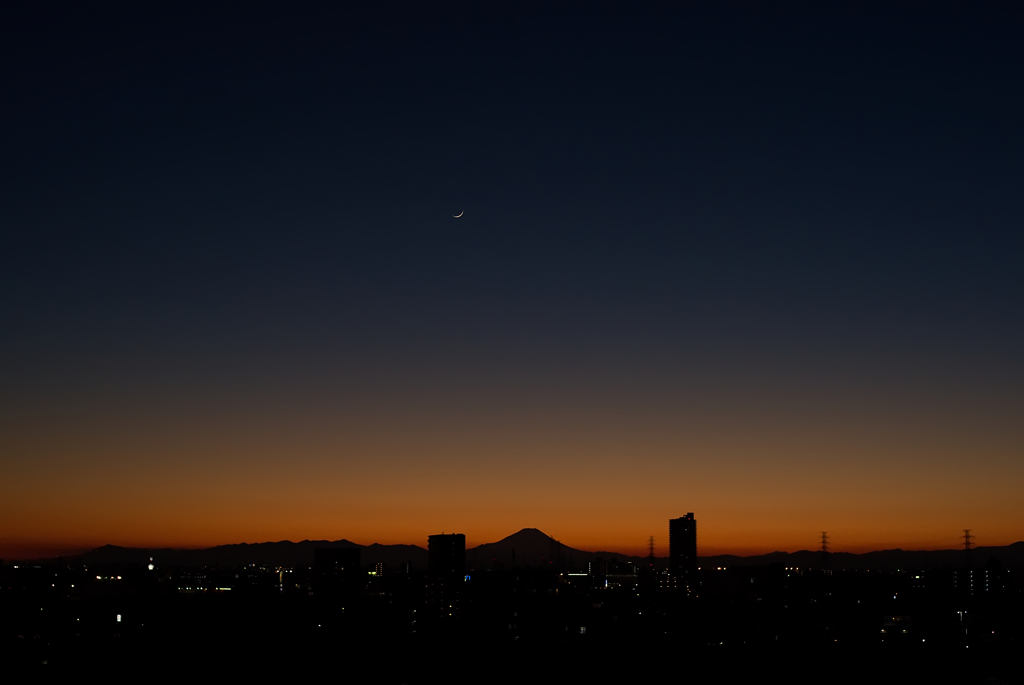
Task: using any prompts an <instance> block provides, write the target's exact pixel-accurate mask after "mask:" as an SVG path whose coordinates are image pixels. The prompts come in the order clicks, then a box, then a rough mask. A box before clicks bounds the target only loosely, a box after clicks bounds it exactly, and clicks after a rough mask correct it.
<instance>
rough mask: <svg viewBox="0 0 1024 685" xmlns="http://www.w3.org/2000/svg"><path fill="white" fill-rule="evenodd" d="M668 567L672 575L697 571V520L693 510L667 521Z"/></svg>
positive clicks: (690, 573)
mask: <svg viewBox="0 0 1024 685" xmlns="http://www.w3.org/2000/svg"><path fill="white" fill-rule="evenodd" d="M668 569H669V572H670V573H672V575H692V574H694V573H696V572H697V520H696V519H695V518H693V512H690V513H689V514H687V515H686V516H682V517H680V518H677V519H669V522H668Z"/></svg>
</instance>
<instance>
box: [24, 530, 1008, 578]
mask: <svg viewBox="0 0 1024 685" xmlns="http://www.w3.org/2000/svg"><path fill="white" fill-rule="evenodd" d="M334 547H359V548H360V549H361V550H362V551H361V559H362V563H363V564H366V565H369V564H377V563H384V564H386V565H387V566H389V567H392V568H398V567H399V566H401V565H402V564H404V563H406V562H408V563H410V564H411V565H412V566H413V568H418V569H425V568H426V567H427V550H426V549H424V548H422V547H419V546H417V545H380V544H376V543H374V544H372V545H359V544H356V543H354V542H350V541H348V540H334V541H330V540H303V541H302V542H290V541H287V540H284V541H281V542H261V543H256V544H247V543H241V544H236V545H218V546H217V547H210V548H208V549H170V548H164V549H143V548H135V547H118V546H115V545H105V546H103V547H99V548H97V549H92V550H89V551H88V552H85V553H84V554H80V555H75V556H70V557H60V558H58V559H41V560H37V563H47V562H57V561H60V562H62V563H85V564H88V565H97V566H98V565H105V564H145V563H149V560H150V558H152V559H153V561H154V562H155V563H157V564H158V565H160V566H242V565H245V564H257V565H261V566H300V565H304V564H312V563H313V557H314V555H315V550H317V549H323V548H334ZM599 558H600V559H603V560H606V561H609V562H627V561H632V562H635V563H637V564H645V563H647V558H646V557H636V556H628V555H625V554H620V553H618V552H587V551H583V550H579V549H574V548H572V547H569V546H567V545H563V544H562V543H560V542H558V541H557V540H555V539H554V538H552V537H550V536H548V535H545V534H544V533H542V532H541V531H539V530H537V529H536V528H523V529H522V530H520V531H519V532H518V533H513V534H512V535H509V536H508V537H506V538H504V539H502V540H499V541H498V542H491V543H487V544H483V545H479V546H477V547H473V548H471V549H468V550H466V566H467V568H470V569H477V570H483V569H500V568H539V567H549V568H558V569H586V567H587V564H588V563H589V562H592V561H594V560H596V559H599ZM971 559H972V564H973V565H974V566H975V567H981V566H984V565H985V564H986V563H988V561H989V560H990V559H995V560H996V561H998V562H999V563H1000V564H1002V565H1003V566H1004V567H1007V568H1021V567H1024V542H1015V543H1013V544H1012V545H1006V546H1005V547H977V548H975V549H974V550H973V551H972V552H971ZM698 563H699V565H700V566H702V567H729V566H758V565H767V564H782V565H784V566H796V567H801V568H819V567H820V566H821V552H818V551H811V550H802V551H799V552H772V553H770V554H761V555H757V556H750V557H740V556H734V555H729V554H726V555H720V556H713V557H700V558H699V560H698ZM964 563H965V556H964V551H963V550H962V549H961V550H958V549H947V550H933V551H905V550H902V549H890V550H884V551H879V552H867V553H865V554H850V553H847V552H833V553H831V554H830V557H829V566H830V567H831V568H833V569H850V570H865V569H878V570H896V569H901V568H907V569H925V568H945V567H948V568H960V567H962V566H963V565H964ZM655 565H656V566H657V567H658V568H666V567H667V565H668V560H667V559H666V558H664V557H661V558H657V559H656V560H655Z"/></svg>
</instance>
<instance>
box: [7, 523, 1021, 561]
mask: <svg viewBox="0 0 1024 685" xmlns="http://www.w3.org/2000/svg"><path fill="white" fill-rule="evenodd" d="M524 531H537V532H538V533H540V534H541V535H544V536H545V537H547V538H549V539H550V540H551V542H553V543H556V544H558V545H560V546H561V548H563V549H567V550H571V551H576V552H581V553H585V554H616V555H620V556H623V557H627V558H630V559H648V558H650V557H649V556H648V555H644V554H630V553H626V552H616V551H613V550H610V549H597V550H585V549H578V548H575V547H570V546H569V545H566V544H565V543H563V542H560V541H559V540H557V539H555V538H553V537H551V536H550V535H547V534H546V533H544V532H543V531H540V530H539V529H537V528H521V529H520V530H518V531H516V532H515V533H512V534H510V535H506V536H505V537H503V538H501V539H499V540H496V541H494V542H483V543H480V544H478V545H476V546H474V547H467V548H466V552H467V553H468V552H470V551H472V550H475V549H478V548H480V547H485V546H488V545H495V544H499V543H501V542H504V541H505V540H508V539H509V538H511V537H513V536H515V535H518V534H519V533H522V532H524ZM456 534H458V533H456ZM321 542H322V543H328V544H332V545H336V544H338V543H347V544H348V545H352V546H355V547H360V548H367V547H373V546H380V547H416V548H418V549H420V550H423V551H424V552H425V551H427V548H426V547H424V546H421V545H417V544H414V543H391V544H385V543H380V542H372V543H369V544H361V543H358V542H353V541H351V540H348V539H347V538H340V539H338V540H326V539H322V540H311V539H309V538H306V539H303V540H299V541H293V540H266V541H263V542H232V543H224V544H219V545H212V546H209V547H171V546H144V547H134V546H126V545H115V544H112V543H106V544H103V545H98V546H95V547H89V548H86V549H83V550H81V551H75V552H70V553H64V554H57V555H53V556H45V557H35V558H20V559H8V560H7V562H8V563H11V562H15V561H19V562H29V561H47V560H53V559H65V558H70V557H78V556H83V555H85V554H88V553H90V552H95V551H98V550H101V549H104V548H116V549H123V550H136V551H168V550H169V551H174V552H203V551H209V550H214V549H219V548H225V547H243V546H245V547H259V546H266V545H285V544H288V545H301V544H303V543H321ZM1016 545H1024V540H1017V541H1015V542H1011V543H1008V544H1005V545H984V546H977V547H972V548H971V550H970V551H972V552H973V551H981V550H991V549H1005V548H1009V547H1013V546H1016ZM39 546H42V545H39ZM965 551H966V550H964V549H963V548H962V547H948V548H934V549H906V548H902V547H892V548H886V549H875V550H867V551H864V552H846V551H834V550H828V552H827V553H828V554H829V555H831V556H838V555H844V556H864V555H868V554H879V553H885V552H910V553H915V552H965ZM807 553H812V554H821V553H822V550H820V549H806V548H805V549H799V550H795V551H785V550H772V551H770V552H761V553H757V554H734V553H728V552H725V553H721V554H710V555H700V554H698V555H697V558H698V559H716V558H718V559H721V558H735V559H753V558H757V557H766V556H771V555H779V554H785V555H795V554H807ZM654 558H655V559H659V560H667V559H669V556H668V555H665V556H659V555H655V557H654Z"/></svg>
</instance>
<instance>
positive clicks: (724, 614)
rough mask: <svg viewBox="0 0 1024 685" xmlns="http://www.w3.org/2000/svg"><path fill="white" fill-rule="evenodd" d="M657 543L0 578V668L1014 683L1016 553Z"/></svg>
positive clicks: (501, 545) (337, 554)
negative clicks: (747, 551)
mask: <svg viewBox="0 0 1024 685" xmlns="http://www.w3.org/2000/svg"><path fill="white" fill-rule="evenodd" d="M668 533H669V556H668V558H665V557H658V556H655V554H654V552H655V551H656V547H655V540H654V539H653V538H652V539H651V541H650V549H651V555H650V556H649V557H648V558H640V557H627V556H624V555H622V554H616V553H607V552H584V551H580V550H575V549H572V548H569V547H567V546H565V545H562V544H561V543H559V542H557V541H556V540H554V539H553V538H550V537H548V536H547V535H545V534H544V533H542V532H540V531H539V530H536V529H531V528H527V529H523V530H521V531H520V532H518V533H516V534H514V535H511V536H509V537H507V538H505V539H504V540H501V541H500V542H497V543H493V544H486V545H480V546H479V547H476V548H473V549H469V550H467V549H466V544H465V536H464V535H461V534H440V535H432V536H430V537H429V540H428V548H427V549H426V550H424V549H423V548H421V547H418V546H412V545H376V544H375V545H369V546H361V545H356V544H354V543H351V542H348V541H345V540H341V541H337V542H313V541H304V542H301V543H291V542H280V543H265V544H257V545H245V544H243V545H228V546H222V547H216V548H212V549H207V550H141V549H128V548H119V547H112V546H108V547H104V548H100V549H96V550H92V551H90V552H88V553H86V554H84V555H81V556H79V557H67V558H59V559H49V560H36V561H31V562H15V561H7V562H6V563H4V564H3V566H2V575H0V581H2V582H0V616H2V619H0V620H2V623H0V630H2V633H0V640H2V653H0V656H2V658H3V663H4V664H5V668H6V670H8V671H13V672H17V673H23V674H26V675H31V674H47V673H67V674H73V673H85V672H96V673H107V674H114V673H124V674H137V675H142V674H155V673H172V674H174V675H176V676H178V677H182V678H184V677H200V676H201V677H212V676H214V675H217V674H219V675H221V676H224V677H231V676H233V675H234V676H255V677H265V676H269V675H274V676H282V677H296V678H308V677H314V674H315V673H327V674H329V675H330V677H331V678H332V679H342V680H346V679H349V678H358V679H360V680H363V679H365V678H370V677H372V678H373V680H374V682H437V681H451V682H463V681H479V682H556V681H557V682H631V681H633V680H636V679H640V680H644V679H650V678H653V677H655V676H657V679H658V680H663V681H666V682H680V681H690V680H698V681H700V682H707V681H712V680H713V681H717V682H762V681H764V682H769V681H774V680H776V679H779V678H784V679H785V681H786V682H825V683H828V682H978V683H1000V682H1007V683H1010V682H1020V673H1021V670H1020V668H1019V655H1020V653H1021V646H1022V645H1024V624H1022V622H1021V619H1020V617H1021V615H1022V609H1024V564H1022V562H1024V543H1020V542H1018V543H1016V544H1014V545H1010V546H1007V547H993V548H983V547H974V546H973V544H972V536H971V534H970V532H965V534H964V540H965V544H964V549H962V550H946V551H939V552H903V551H901V550H890V551H887V552H877V553H871V554H862V555H852V554H834V553H831V552H829V551H828V545H829V541H828V536H827V534H826V533H823V534H822V548H821V550H819V551H815V552H798V553H793V554H786V553H781V552H779V553H774V554H772V555H766V556H763V557H746V558H741V557H713V558H712V557H703V558H702V557H698V556H697V521H696V520H695V518H694V515H693V514H692V513H691V514H687V515H686V516H684V517H681V518H678V519H673V520H671V521H670V522H669V531H668ZM324 668H326V669H327V671H322V670H320V669H324ZM659 674H660V675H659ZM316 677H317V678H318V679H319V678H320V677H322V676H316Z"/></svg>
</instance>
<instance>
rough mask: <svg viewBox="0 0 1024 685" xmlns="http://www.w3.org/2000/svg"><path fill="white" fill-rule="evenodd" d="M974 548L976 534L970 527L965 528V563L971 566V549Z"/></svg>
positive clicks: (968, 566)
mask: <svg viewBox="0 0 1024 685" xmlns="http://www.w3.org/2000/svg"><path fill="white" fill-rule="evenodd" d="M972 549H974V536H973V535H971V529H970V528H964V564H965V565H966V566H967V568H970V567H971V550H972Z"/></svg>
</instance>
